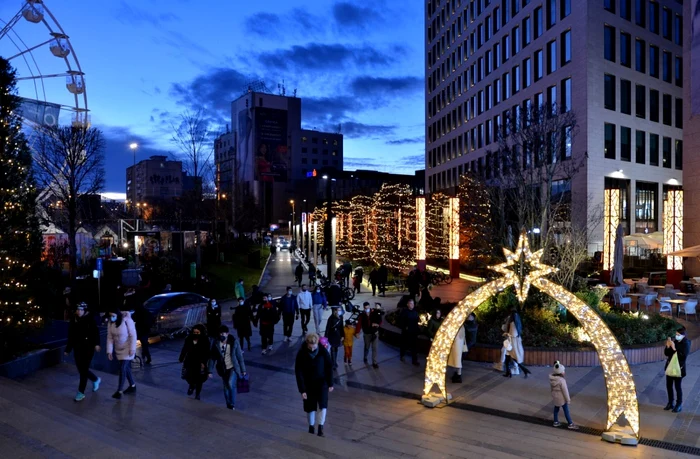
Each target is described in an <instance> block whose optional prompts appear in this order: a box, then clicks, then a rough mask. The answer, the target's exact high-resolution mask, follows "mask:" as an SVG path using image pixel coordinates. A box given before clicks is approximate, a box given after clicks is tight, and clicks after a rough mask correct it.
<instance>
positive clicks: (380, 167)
mask: <svg viewBox="0 0 700 459" xmlns="http://www.w3.org/2000/svg"><path fill="white" fill-rule="evenodd" d="M424 165H425V156H424V155H422V154H420V155H411V156H404V157H400V158H399V159H398V160H396V161H387V160H385V159H383V158H382V159H378V158H377V157H361V156H360V157H353V156H345V157H344V158H343V169H345V170H353V169H365V170H376V171H381V172H391V173H394V174H396V173H399V174H409V175H412V174H413V173H414V172H415V171H416V170H418V169H422V168H423V167H424Z"/></svg>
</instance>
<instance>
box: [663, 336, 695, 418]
mask: <svg viewBox="0 0 700 459" xmlns="http://www.w3.org/2000/svg"><path fill="white" fill-rule="evenodd" d="M685 333H686V332H685V327H681V328H679V329H678V330H677V331H676V336H675V338H674V339H671V338H670V337H669V338H668V339H667V340H666V348H665V349H664V354H665V355H666V364H665V365H664V370H665V372H666V392H667V393H668V404H667V405H666V407H664V410H666V411H668V410H673V412H674V413H680V412H681V411H682V409H683V389H682V388H681V382H682V381H683V378H685V376H686V365H685V362H686V358H687V357H688V354H690V340H689V339H688V338H686V336H685ZM674 387H675V388H676V397H675V402H676V404H675V405H674V404H673V402H674V397H673V388H674Z"/></svg>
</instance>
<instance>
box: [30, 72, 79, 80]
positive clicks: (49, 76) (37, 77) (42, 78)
mask: <svg viewBox="0 0 700 459" xmlns="http://www.w3.org/2000/svg"><path fill="white" fill-rule="evenodd" d="M82 75H83V74H82V73H80V72H75V71H69V72H64V73H53V74H51V75H32V76H28V77H20V78H17V81H26V80H45V79H47V78H61V77H67V76H76V77H77V76H82Z"/></svg>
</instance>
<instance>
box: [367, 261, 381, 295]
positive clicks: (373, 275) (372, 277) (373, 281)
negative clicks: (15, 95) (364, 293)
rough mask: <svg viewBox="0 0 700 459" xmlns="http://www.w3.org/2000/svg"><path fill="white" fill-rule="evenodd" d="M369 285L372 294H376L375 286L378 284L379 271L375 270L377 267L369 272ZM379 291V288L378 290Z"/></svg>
mask: <svg viewBox="0 0 700 459" xmlns="http://www.w3.org/2000/svg"><path fill="white" fill-rule="evenodd" d="M369 285H371V286H372V296H374V295H376V294H377V287H378V286H379V271H377V268H374V269H373V270H372V271H370V273H369ZM380 293H381V290H380Z"/></svg>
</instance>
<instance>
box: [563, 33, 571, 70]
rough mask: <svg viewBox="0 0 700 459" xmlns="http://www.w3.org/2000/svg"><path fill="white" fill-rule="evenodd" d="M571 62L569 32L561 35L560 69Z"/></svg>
mask: <svg viewBox="0 0 700 459" xmlns="http://www.w3.org/2000/svg"><path fill="white" fill-rule="evenodd" d="M569 62H571V30H567V31H566V32H564V33H562V34H561V67H563V66H565V65H566V64H568V63H569Z"/></svg>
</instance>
